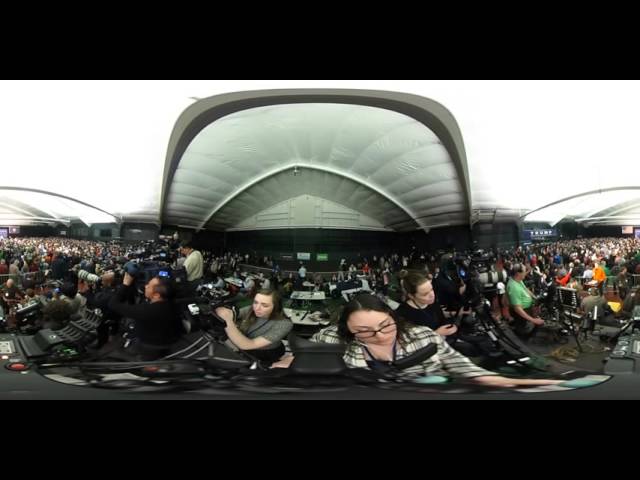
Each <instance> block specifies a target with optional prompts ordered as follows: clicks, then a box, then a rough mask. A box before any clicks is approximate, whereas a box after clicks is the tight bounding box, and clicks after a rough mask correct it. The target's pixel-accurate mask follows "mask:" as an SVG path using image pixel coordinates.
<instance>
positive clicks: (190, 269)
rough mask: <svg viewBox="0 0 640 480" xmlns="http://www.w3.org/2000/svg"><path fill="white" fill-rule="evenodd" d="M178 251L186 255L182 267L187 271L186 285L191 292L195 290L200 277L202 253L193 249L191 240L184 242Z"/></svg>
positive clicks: (202, 262) (202, 264)
mask: <svg viewBox="0 0 640 480" xmlns="http://www.w3.org/2000/svg"><path fill="white" fill-rule="evenodd" d="M180 253H182V255H184V256H185V257H186V259H185V261H184V264H183V267H184V269H185V271H186V272H187V285H188V288H189V291H190V292H191V293H193V292H195V290H196V287H197V286H198V283H199V282H200V280H201V279H202V273H203V269H204V261H203V259H202V254H201V253H200V252H199V251H198V250H194V249H193V246H192V245H191V242H184V243H183V244H182V248H181V249H180Z"/></svg>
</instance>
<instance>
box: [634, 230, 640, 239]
mask: <svg viewBox="0 0 640 480" xmlns="http://www.w3.org/2000/svg"><path fill="white" fill-rule="evenodd" d="M633 233H634V235H633V236H634V237H636V238H638V239H640V228H635V229H634V230H633Z"/></svg>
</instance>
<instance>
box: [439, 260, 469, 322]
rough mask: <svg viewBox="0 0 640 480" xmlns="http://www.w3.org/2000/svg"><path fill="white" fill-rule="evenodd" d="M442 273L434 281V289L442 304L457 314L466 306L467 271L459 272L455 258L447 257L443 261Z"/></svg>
mask: <svg viewBox="0 0 640 480" xmlns="http://www.w3.org/2000/svg"><path fill="white" fill-rule="evenodd" d="M443 260H444V261H443V264H442V268H441V269H440V273H439V274H438V276H437V277H436V278H435V279H434V282H433V288H434V290H435V292H436V296H437V297H438V299H439V300H440V304H441V305H443V306H444V308H445V309H446V310H448V311H451V312H457V311H459V310H460V308H462V306H463V305H464V294H465V292H466V290H467V286H466V284H465V282H464V280H465V278H463V277H466V276H467V272H466V271H465V270H460V272H458V266H457V265H456V263H455V262H454V260H453V258H452V257H450V256H447V257H445V258H444V259H443Z"/></svg>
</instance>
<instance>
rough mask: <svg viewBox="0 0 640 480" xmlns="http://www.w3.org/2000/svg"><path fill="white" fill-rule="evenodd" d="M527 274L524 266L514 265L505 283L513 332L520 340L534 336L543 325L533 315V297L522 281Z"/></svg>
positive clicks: (527, 271) (540, 320) (541, 320)
mask: <svg viewBox="0 0 640 480" xmlns="http://www.w3.org/2000/svg"><path fill="white" fill-rule="evenodd" d="M528 273H529V270H528V269H527V266H526V265H523V264H521V263H516V264H515V265H514V266H513V270H512V277H511V278H510V279H509V282H507V295H508V296H509V305H510V313H511V315H512V316H513V324H514V331H515V333H516V335H518V336H519V337H521V338H522V339H525V340H528V339H529V338H531V337H532V336H533V335H535V332H536V329H537V328H538V327H540V326H542V325H544V320H543V319H541V318H540V317H538V316H535V315H534V313H533V309H532V307H533V305H534V303H535V298H536V297H535V295H534V294H533V293H532V292H531V290H529V289H528V288H527V287H526V286H525V284H524V279H525V277H526V276H527V274H528Z"/></svg>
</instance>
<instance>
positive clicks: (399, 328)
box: [274, 294, 560, 387]
mask: <svg viewBox="0 0 640 480" xmlns="http://www.w3.org/2000/svg"><path fill="white" fill-rule="evenodd" d="M311 340H312V341H315V342H324V343H346V344H347V349H346V351H345V355H344V361H345V363H346V365H347V367H349V368H371V369H375V368H376V367H378V366H384V365H388V364H390V363H391V362H393V361H396V360H399V359H401V358H403V357H406V356H408V355H411V354H412V353H414V352H415V351H417V350H420V349H422V348H424V347H426V346H427V345H429V344H431V343H435V344H436V346H437V347H438V349H437V352H436V354H434V355H433V356H431V357H430V358H428V359H426V360H424V361H423V362H422V363H420V364H418V365H415V366H413V367H410V368H407V369H406V370H403V374H404V375H407V376H414V377H418V376H427V375H443V376H452V377H459V378H464V379H469V380H470V381H473V382H474V383H479V384H482V385H488V386H496V387H515V386H518V385H550V384H555V383H560V381H558V380H526V379H514V378H506V377H502V376H499V375H498V374H497V373H494V372H490V371H488V370H484V369H483V368H480V367H478V366H476V365H475V364H473V363H472V362H471V361H470V360H469V359H468V358H467V357H465V356H463V355H462V354H460V353H458V352H456V351H455V350H454V349H452V348H451V347H450V346H449V345H448V344H447V342H445V341H444V340H443V338H442V337H441V336H440V335H438V334H437V333H435V332H434V331H433V330H431V329H430V328H428V327H422V326H411V325H409V324H407V323H405V322H404V321H403V320H402V319H401V318H400V317H399V316H397V315H396V313H395V312H393V311H392V310H391V309H390V308H389V307H388V306H387V305H386V304H385V303H384V302H382V301H381V300H380V299H378V298H377V297H374V296H373V295H370V294H361V295H357V296H356V297H354V298H353V299H352V300H351V301H350V302H349V303H348V304H347V305H346V306H345V307H344V310H343V311H342V314H341V316H340V319H339V320H338V324H337V325H332V326H330V327H327V328H325V329H323V330H321V331H320V332H318V333H316V334H315V335H314V336H313V337H312V338H311ZM292 360H293V357H291V356H289V357H285V359H283V360H282V361H281V362H278V363H277V364H274V366H276V367H287V366H288V365H289V364H290V363H291V361H292Z"/></svg>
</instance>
